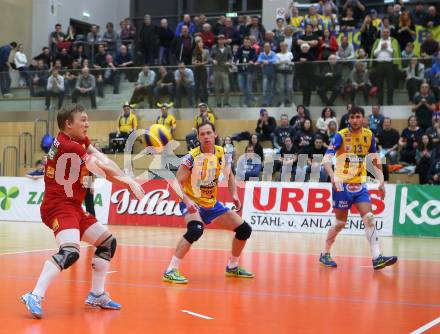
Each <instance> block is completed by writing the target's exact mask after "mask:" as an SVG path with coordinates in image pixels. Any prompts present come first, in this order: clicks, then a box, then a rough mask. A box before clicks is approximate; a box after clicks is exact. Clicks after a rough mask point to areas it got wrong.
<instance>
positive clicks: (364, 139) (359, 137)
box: [326, 128, 376, 184]
mask: <svg viewBox="0 0 440 334" xmlns="http://www.w3.org/2000/svg"><path fill="white" fill-rule="evenodd" d="M326 153H327V154H331V155H334V156H335V157H336V165H335V176H336V177H337V178H338V179H339V180H341V181H342V182H343V183H349V184H354V183H364V182H366V179H367V168H366V163H367V155H368V154H369V153H376V142H375V140H374V135H373V133H372V132H371V130H369V129H365V128H362V131H360V132H359V133H353V132H352V131H351V130H350V129H349V128H346V129H343V130H340V131H339V132H338V133H336V135H335V136H334V138H333V141H332V143H331V145H330V146H329V148H328V149H327V152H326Z"/></svg>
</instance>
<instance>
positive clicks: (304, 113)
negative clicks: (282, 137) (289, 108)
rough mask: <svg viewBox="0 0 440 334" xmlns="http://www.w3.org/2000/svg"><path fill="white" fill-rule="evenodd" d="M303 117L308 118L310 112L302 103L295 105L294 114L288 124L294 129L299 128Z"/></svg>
mask: <svg viewBox="0 0 440 334" xmlns="http://www.w3.org/2000/svg"><path fill="white" fill-rule="evenodd" d="M305 119H310V112H309V111H308V110H307V109H306V107H305V106H304V105H302V104H299V105H297V106H296V115H295V116H293V117H292V118H291V119H290V121H289V124H290V126H291V127H293V129H294V130H295V131H298V130H299V129H301V127H302V124H303V123H304V120H305Z"/></svg>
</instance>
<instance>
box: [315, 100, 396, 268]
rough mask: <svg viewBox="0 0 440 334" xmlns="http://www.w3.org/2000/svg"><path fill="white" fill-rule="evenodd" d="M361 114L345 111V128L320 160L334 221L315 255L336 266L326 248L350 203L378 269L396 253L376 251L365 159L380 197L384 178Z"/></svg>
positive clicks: (361, 111)
mask: <svg viewBox="0 0 440 334" xmlns="http://www.w3.org/2000/svg"><path fill="white" fill-rule="evenodd" d="M364 117H365V111H364V109H362V108H359V107H353V108H352V109H351V110H350V111H349V112H348V122H349V126H348V128H346V129H343V130H340V131H339V132H338V133H336V135H335V137H334V138H333V142H332V144H331V145H330V146H329V148H328V150H327V152H326V154H325V156H324V160H323V162H324V168H325V170H326V172H327V173H328V175H329V176H330V178H331V181H332V186H333V191H332V197H333V208H334V211H335V215H336V224H335V225H333V226H332V227H331V228H330V230H329V231H328V234H327V239H326V243H325V248H324V251H323V252H322V253H321V256H320V258H319V261H320V262H321V263H322V264H323V265H325V266H327V267H336V262H335V261H333V259H332V257H331V256H330V248H331V246H332V245H333V243H334V241H335V239H336V236H337V235H338V233H339V232H341V231H342V230H343V229H344V227H345V224H346V222H347V216H348V211H349V210H350V209H351V206H352V205H353V204H354V205H355V206H356V208H357V209H358V211H359V213H360V215H361V217H362V221H363V223H364V225H365V234H366V237H367V240H368V242H369V243H370V248H371V255H372V256H373V268H374V269H382V268H385V267H386V266H390V265H392V264H394V263H396V261H397V257H396V256H389V257H388V256H383V255H381V253H380V245H379V239H378V237H377V231H376V224H375V221H374V215H373V210H372V207H371V200H370V195H369V193H368V190H367V187H366V185H365V182H366V177H367V168H366V167H367V161H368V159H370V160H371V162H372V164H373V168H372V171H373V174H375V176H376V177H377V178H378V180H379V190H380V191H381V193H382V199H383V198H384V197H385V187H384V178H383V174H382V165H381V163H380V158H379V156H378V155H377V153H376V143H375V140H374V135H373V133H372V132H371V130H369V129H365V128H363V127H362V122H363V120H364ZM333 157H336V165H335V171H333V169H332V158H333ZM367 158H368V159H367Z"/></svg>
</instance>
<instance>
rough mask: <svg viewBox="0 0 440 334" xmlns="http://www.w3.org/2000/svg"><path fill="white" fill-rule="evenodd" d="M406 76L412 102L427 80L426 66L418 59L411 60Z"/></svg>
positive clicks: (409, 97) (406, 69)
mask: <svg viewBox="0 0 440 334" xmlns="http://www.w3.org/2000/svg"><path fill="white" fill-rule="evenodd" d="M405 74H406V89H407V90H408V99H409V101H410V102H411V101H412V100H413V99H414V96H415V95H416V93H417V91H419V89H420V86H421V84H422V82H423V81H424V79H425V66H424V65H423V64H422V63H419V60H418V59H417V58H411V60H410V62H409V66H408V67H407V68H405Z"/></svg>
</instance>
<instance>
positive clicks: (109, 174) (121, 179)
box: [86, 145, 145, 200]
mask: <svg viewBox="0 0 440 334" xmlns="http://www.w3.org/2000/svg"><path fill="white" fill-rule="evenodd" d="M87 153H88V154H89V157H88V158H87V160H86V167H87V169H88V170H89V171H90V172H92V173H93V174H95V175H98V176H101V177H103V178H105V179H106V180H108V181H110V182H112V183H114V184H117V185H119V186H121V187H124V188H127V189H128V190H130V192H131V193H132V194H133V195H134V196H135V197H136V198H137V199H139V200H140V199H142V198H143V197H144V196H145V193H144V190H143V189H142V186H141V185H140V184H139V183H137V182H136V181H135V180H133V179H132V178H131V177H129V176H127V175H125V174H124V172H123V171H122V170H121V169H120V168H119V166H118V165H117V164H116V163H115V162H114V161H112V160H110V159H109V158H107V157H106V156H105V155H104V154H102V153H101V152H99V151H98V150H97V149H96V148H94V147H93V146H92V145H90V146H89V147H88V149H87Z"/></svg>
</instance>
